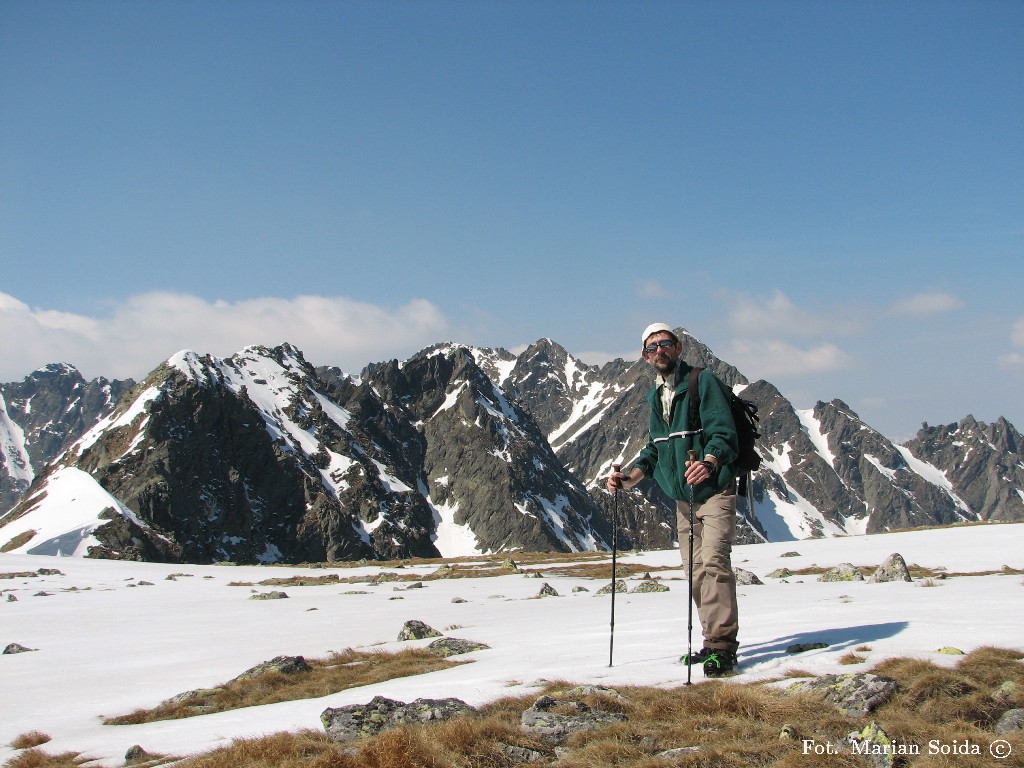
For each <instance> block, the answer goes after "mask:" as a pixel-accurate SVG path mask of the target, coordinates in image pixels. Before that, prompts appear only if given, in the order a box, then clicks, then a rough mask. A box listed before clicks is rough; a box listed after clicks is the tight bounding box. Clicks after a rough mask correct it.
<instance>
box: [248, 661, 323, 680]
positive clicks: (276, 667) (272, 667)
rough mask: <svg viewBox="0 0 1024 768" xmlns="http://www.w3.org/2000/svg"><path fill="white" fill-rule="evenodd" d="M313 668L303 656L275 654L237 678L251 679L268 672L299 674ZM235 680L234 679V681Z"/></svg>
mask: <svg viewBox="0 0 1024 768" xmlns="http://www.w3.org/2000/svg"><path fill="white" fill-rule="evenodd" d="M312 671H313V668H312V667H311V666H309V663H308V662H307V661H306V659H305V658H304V657H302V656H275V657H274V658H272V659H271V660H270V661H264V662H263V663H262V664H257V665H256V666H255V667H252V668H251V669H247V670H246V671H245V672H243V673H242V674H240V675H239V676H238V677H236V678H235V680H249V679H251V678H254V677H259V676H260V675H263V674H266V673H267V672H280V673H281V674H282V675H297V674H299V673H300V672H312ZM232 682H234V681H232Z"/></svg>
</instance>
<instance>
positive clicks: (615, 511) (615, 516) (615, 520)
mask: <svg viewBox="0 0 1024 768" xmlns="http://www.w3.org/2000/svg"><path fill="white" fill-rule="evenodd" d="M621 470H622V465H621V464H612V472H613V473H615V472H619V471H621ZM618 538H619V488H618V486H616V487H615V491H614V493H613V494H612V619H611V633H610V634H609V637H608V666H609V667H610V666H612V657H613V654H614V652H615V565H616V563H615V560H616V555H617V553H618Z"/></svg>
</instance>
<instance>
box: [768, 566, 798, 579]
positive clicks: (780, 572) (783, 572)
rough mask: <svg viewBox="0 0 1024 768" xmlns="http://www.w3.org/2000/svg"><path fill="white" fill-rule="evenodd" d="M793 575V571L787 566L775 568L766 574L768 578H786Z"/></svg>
mask: <svg viewBox="0 0 1024 768" xmlns="http://www.w3.org/2000/svg"><path fill="white" fill-rule="evenodd" d="M792 575H793V572H792V571H791V570H789V568H776V569H775V570H774V571H772V572H771V573H769V574H768V578H769V579H788V578H789V577H790V576H792Z"/></svg>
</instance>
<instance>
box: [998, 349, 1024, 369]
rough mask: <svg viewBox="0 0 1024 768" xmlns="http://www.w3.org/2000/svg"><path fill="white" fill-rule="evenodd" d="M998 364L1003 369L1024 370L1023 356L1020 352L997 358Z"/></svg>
mask: <svg viewBox="0 0 1024 768" xmlns="http://www.w3.org/2000/svg"><path fill="white" fill-rule="evenodd" d="M999 364H1000V365H1001V366H1003V367H1004V368H1021V369H1024V355H1022V354H1021V353H1020V352H1008V353H1007V354H1005V355H1003V356H1002V357H1000V358H999Z"/></svg>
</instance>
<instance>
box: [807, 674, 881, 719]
mask: <svg viewBox="0 0 1024 768" xmlns="http://www.w3.org/2000/svg"><path fill="white" fill-rule="evenodd" d="M897 687H898V686H897V683H896V681H895V680H893V679H892V678H891V677H883V676H882V675H873V674H871V673H869V672H860V673H855V674H847V675H821V676H820V677H816V678H814V679H813V680H809V681H802V682H799V683H794V684H793V685H791V686H790V687H789V688H787V690H788V691H789V692H790V693H803V692H808V693H816V694H818V695H820V696H821V697H822V698H823V699H824V700H825V701H827V702H828V703H829V704H832V705H833V706H835V707H836V708H837V709H839V710H840V711H841V712H843V713H845V714H847V715H850V716H853V717H864V716H866V715H868V714H870V713H871V712H873V711H874V710H875V709H876V708H877V707H880V706H881V705H882V704H884V703H885V702H887V701H888V700H889V699H890V698H891V697H892V695H893V694H894V693H895V692H896V689H897Z"/></svg>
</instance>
